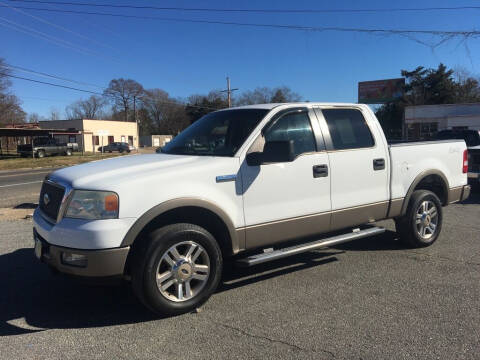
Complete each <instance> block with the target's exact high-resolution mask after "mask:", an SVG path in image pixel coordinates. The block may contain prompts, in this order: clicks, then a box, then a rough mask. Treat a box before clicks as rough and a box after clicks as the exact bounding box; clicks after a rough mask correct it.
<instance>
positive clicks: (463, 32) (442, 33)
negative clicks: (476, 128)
mask: <svg viewBox="0 0 480 360" xmlns="http://www.w3.org/2000/svg"><path fill="white" fill-rule="evenodd" d="M18 8H22V9H29V10H38V11H47V12H60V13H70V14H82V15H98V16H109V17H121V18H130V19H142V20H157V21H169V22H181V23H199V24H216V25H233V26H242V27H260V28H273V29H283V30H294V31H313V32H326V31H335V32H356V33H370V34H386V35H404V36H405V35H435V36H450V37H454V36H460V37H464V38H467V37H476V36H479V35H480V31H477V30H457V31H444V30H420V29H375V28H373V29H372V28H371V29H366V28H344V27H317V26H303V25H282V24H265V23H244V22H236V21H217V20H197V19H184V18H169V17H157V16H142V15H126V14H113V13H105V12H92V11H76V10H55V9H46V8H32V7H18Z"/></svg>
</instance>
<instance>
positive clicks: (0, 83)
mask: <svg viewBox="0 0 480 360" xmlns="http://www.w3.org/2000/svg"><path fill="white" fill-rule="evenodd" d="M10 72H11V71H10V69H9V68H8V67H7V64H6V63H5V59H3V58H0V94H3V93H5V92H6V91H7V90H8V88H9V87H10V86H11V85H12V82H11V81H10V79H9V77H8V75H10Z"/></svg>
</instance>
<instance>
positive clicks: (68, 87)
mask: <svg viewBox="0 0 480 360" xmlns="http://www.w3.org/2000/svg"><path fill="white" fill-rule="evenodd" d="M0 74H1V75H3V76H8V77H11V78H14V79H20V80H25V81H30V82H34V83H38V84H43V85H50V86H55V87H59V88H64V89H69V90H75V91H81V92H84V93H89V94H94V95H101V96H109V97H112V98H114V96H112V95H108V94H103V93H100V92H97V91H90V90H85V89H79V88H76V87H72V86H67V85H60V84H54V83H51V82H48V81H41V80H35V79H30V78H26V77H23V76H17V75H11V74H6V73H0ZM158 103H159V104H165V105H182V106H188V107H194V108H200V109H209V110H220V109H219V108H213V107H209V106H201V105H193V104H188V103H181V102H176V101H159V102H158Z"/></svg>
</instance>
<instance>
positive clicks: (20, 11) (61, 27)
mask: <svg viewBox="0 0 480 360" xmlns="http://www.w3.org/2000/svg"><path fill="white" fill-rule="evenodd" d="M0 6H5V7H8V8H10V9H11V10H13V11H16V12H19V13H20V14H22V15H25V16H29V17H31V18H33V19H35V20H37V21H40V22H42V23H44V24H47V25H50V26H52V27H55V28H57V29H60V30H63V31H65V32H67V33H70V34H74V35H76V36H78V37H80V38H83V39H86V40H88V41H91V42H94V43H96V44H99V45H101V46H104V47H106V48H109V49H112V50H116V49H115V48H113V47H112V46H110V45H107V44H103V43H102V42H100V41H97V40H95V39H92V38H90V37H88V36H85V35H83V34H80V33H77V32H75V31H73V30H70V29H67V28H66V27H63V26H61V25H58V24H55V23H52V22H51V21H48V20H45V19H43V18H41V17H38V16H35V15H32V14H29V13H27V12H25V11H22V10H20V9H17V8H16V7H15V6H10V5H8V4H6V3H4V2H2V1H0ZM116 51H118V50H116Z"/></svg>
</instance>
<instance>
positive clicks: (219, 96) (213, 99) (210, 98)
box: [185, 91, 228, 123]
mask: <svg viewBox="0 0 480 360" xmlns="http://www.w3.org/2000/svg"><path fill="white" fill-rule="evenodd" d="M225 108H228V100H227V98H226V96H225V93H221V92H219V91H210V92H209V93H208V95H191V96H190V97H189V98H188V100H187V106H186V109H185V111H186V112H187V115H188V117H189V118H190V122H191V123H194V122H195V121H197V120H198V119H200V118H201V117H202V116H204V115H206V114H208V113H210V112H212V111H215V110H220V109H225Z"/></svg>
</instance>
